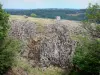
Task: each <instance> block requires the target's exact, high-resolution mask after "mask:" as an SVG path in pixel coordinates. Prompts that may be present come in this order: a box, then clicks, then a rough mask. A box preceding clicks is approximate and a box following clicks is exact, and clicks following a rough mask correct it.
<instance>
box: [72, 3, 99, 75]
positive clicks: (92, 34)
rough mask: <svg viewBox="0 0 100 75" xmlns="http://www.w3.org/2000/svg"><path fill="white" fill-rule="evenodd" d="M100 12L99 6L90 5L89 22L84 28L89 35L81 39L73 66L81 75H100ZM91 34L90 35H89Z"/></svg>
mask: <svg viewBox="0 0 100 75" xmlns="http://www.w3.org/2000/svg"><path fill="white" fill-rule="evenodd" d="M99 12H100V10H99V5H98V4H95V5H91V4H90V5H89V7H88V9H87V11H86V17H87V20H86V21H85V22H84V23H83V25H82V27H83V28H84V29H85V30H86V31H87V32H86V33H87V35H85V34H84V36H82V37H80V38H79V40H80V41H79V43H78V44H77V47H76V52H75V55H74V57H73V64H74V65H75V68H77V69H78V71H79V75H82V74H83V75H85V74H86V75H99V72H100V24H98V23H99V22H100V13H99ZM88 34H89V35H88Z"/></svg>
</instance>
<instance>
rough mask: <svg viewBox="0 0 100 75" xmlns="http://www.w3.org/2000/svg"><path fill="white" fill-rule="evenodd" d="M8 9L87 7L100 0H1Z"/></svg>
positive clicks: (99, 2)
mask: <svg viewBox="0 0 100 75" xmlns="http://www.w3.org/2000/svg"><path fill="white" fill-rule="evenodd" d="M0 2H1V4H2V5H3V8H6V9H39V8H71V9H83V8H87V6H88V4H89V3H92V4H94V3H98V4H100V0H0Z"/></svg>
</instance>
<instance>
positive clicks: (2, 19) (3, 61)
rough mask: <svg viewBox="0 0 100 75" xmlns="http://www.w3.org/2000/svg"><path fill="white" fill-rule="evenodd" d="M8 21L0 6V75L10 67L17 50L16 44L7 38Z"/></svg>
mask: <svg viewBox="0 0 100 75" xmlns="http://www.w3.org/2000/svg"><path fill="white" fill-rule="evenodd" d="M8 21H9V15H8V14H7V13H6V12H4V10H3V9H2V5H1V4H0V75H3V74H4V72H6V70H7V69H8V68H10V67H11V66H12V64H13V63H14V57H15V55H16V50H17V48H18V45H17V42H16V41H14V40H12V39H9V37H7V34H8V29H9V25H8Z"/></svg>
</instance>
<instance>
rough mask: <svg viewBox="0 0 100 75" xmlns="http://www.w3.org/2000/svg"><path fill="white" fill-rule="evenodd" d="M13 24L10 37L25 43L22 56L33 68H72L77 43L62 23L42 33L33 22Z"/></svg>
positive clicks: (53, 25) (47, 28)
mask: <svg viewBox="0 0 100 75" xmlns="http://www.w3.org/2000/svg"><path fill="white" fill-rule="evenodd" d="M11 24H12V28H11V32H10V35H12V36H14V37H15V38H18V39H20V40H21V41H22V42H23V43H24V46H23V47H22V48H23V49H22V52H21V56H23V57H25V58H26V59H27V60H28V61H29V63H30V64H31V65H32V66H42V67H48V66H50V65H54V66H59V67H61V68H67V69H70V68H71V66H72V64H71V60H72V56H73V54H74V51H75V41H73V40H72V39H71V37H70V34H69V30H68V29H67V26H66V25H63V24H62V23H60V22H57V23H54V24H50V25H47V26H45V27H43V28H44V30H45V31H44V32H42V33H40V32H38V31H37V24H35V23H33V22H29V21H26V22H24V21H13V22H11Z"/></svg>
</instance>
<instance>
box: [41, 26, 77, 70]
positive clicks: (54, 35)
mask: <svg viewBox="0 0 100 75" xmlns="http://www.w3.org/2000/svg"><path fill="white" fill-rule="evenodd" d="M46 34H47V35H46V37H45V38H44V39H43V40H42V42H41V44H40V62H41V63H42V65H43V66H49V65H50V64H52V65H56V66H60V67H62V68H68V67H70V66H71V58H72V55H73V53H74V50H75V42H74V41H72V40H71V38H70V36H69V31H68V29H67V27H66V26H64V25H62V24H54V25H50V26H48V28H47V33H46Z"/></svg>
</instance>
